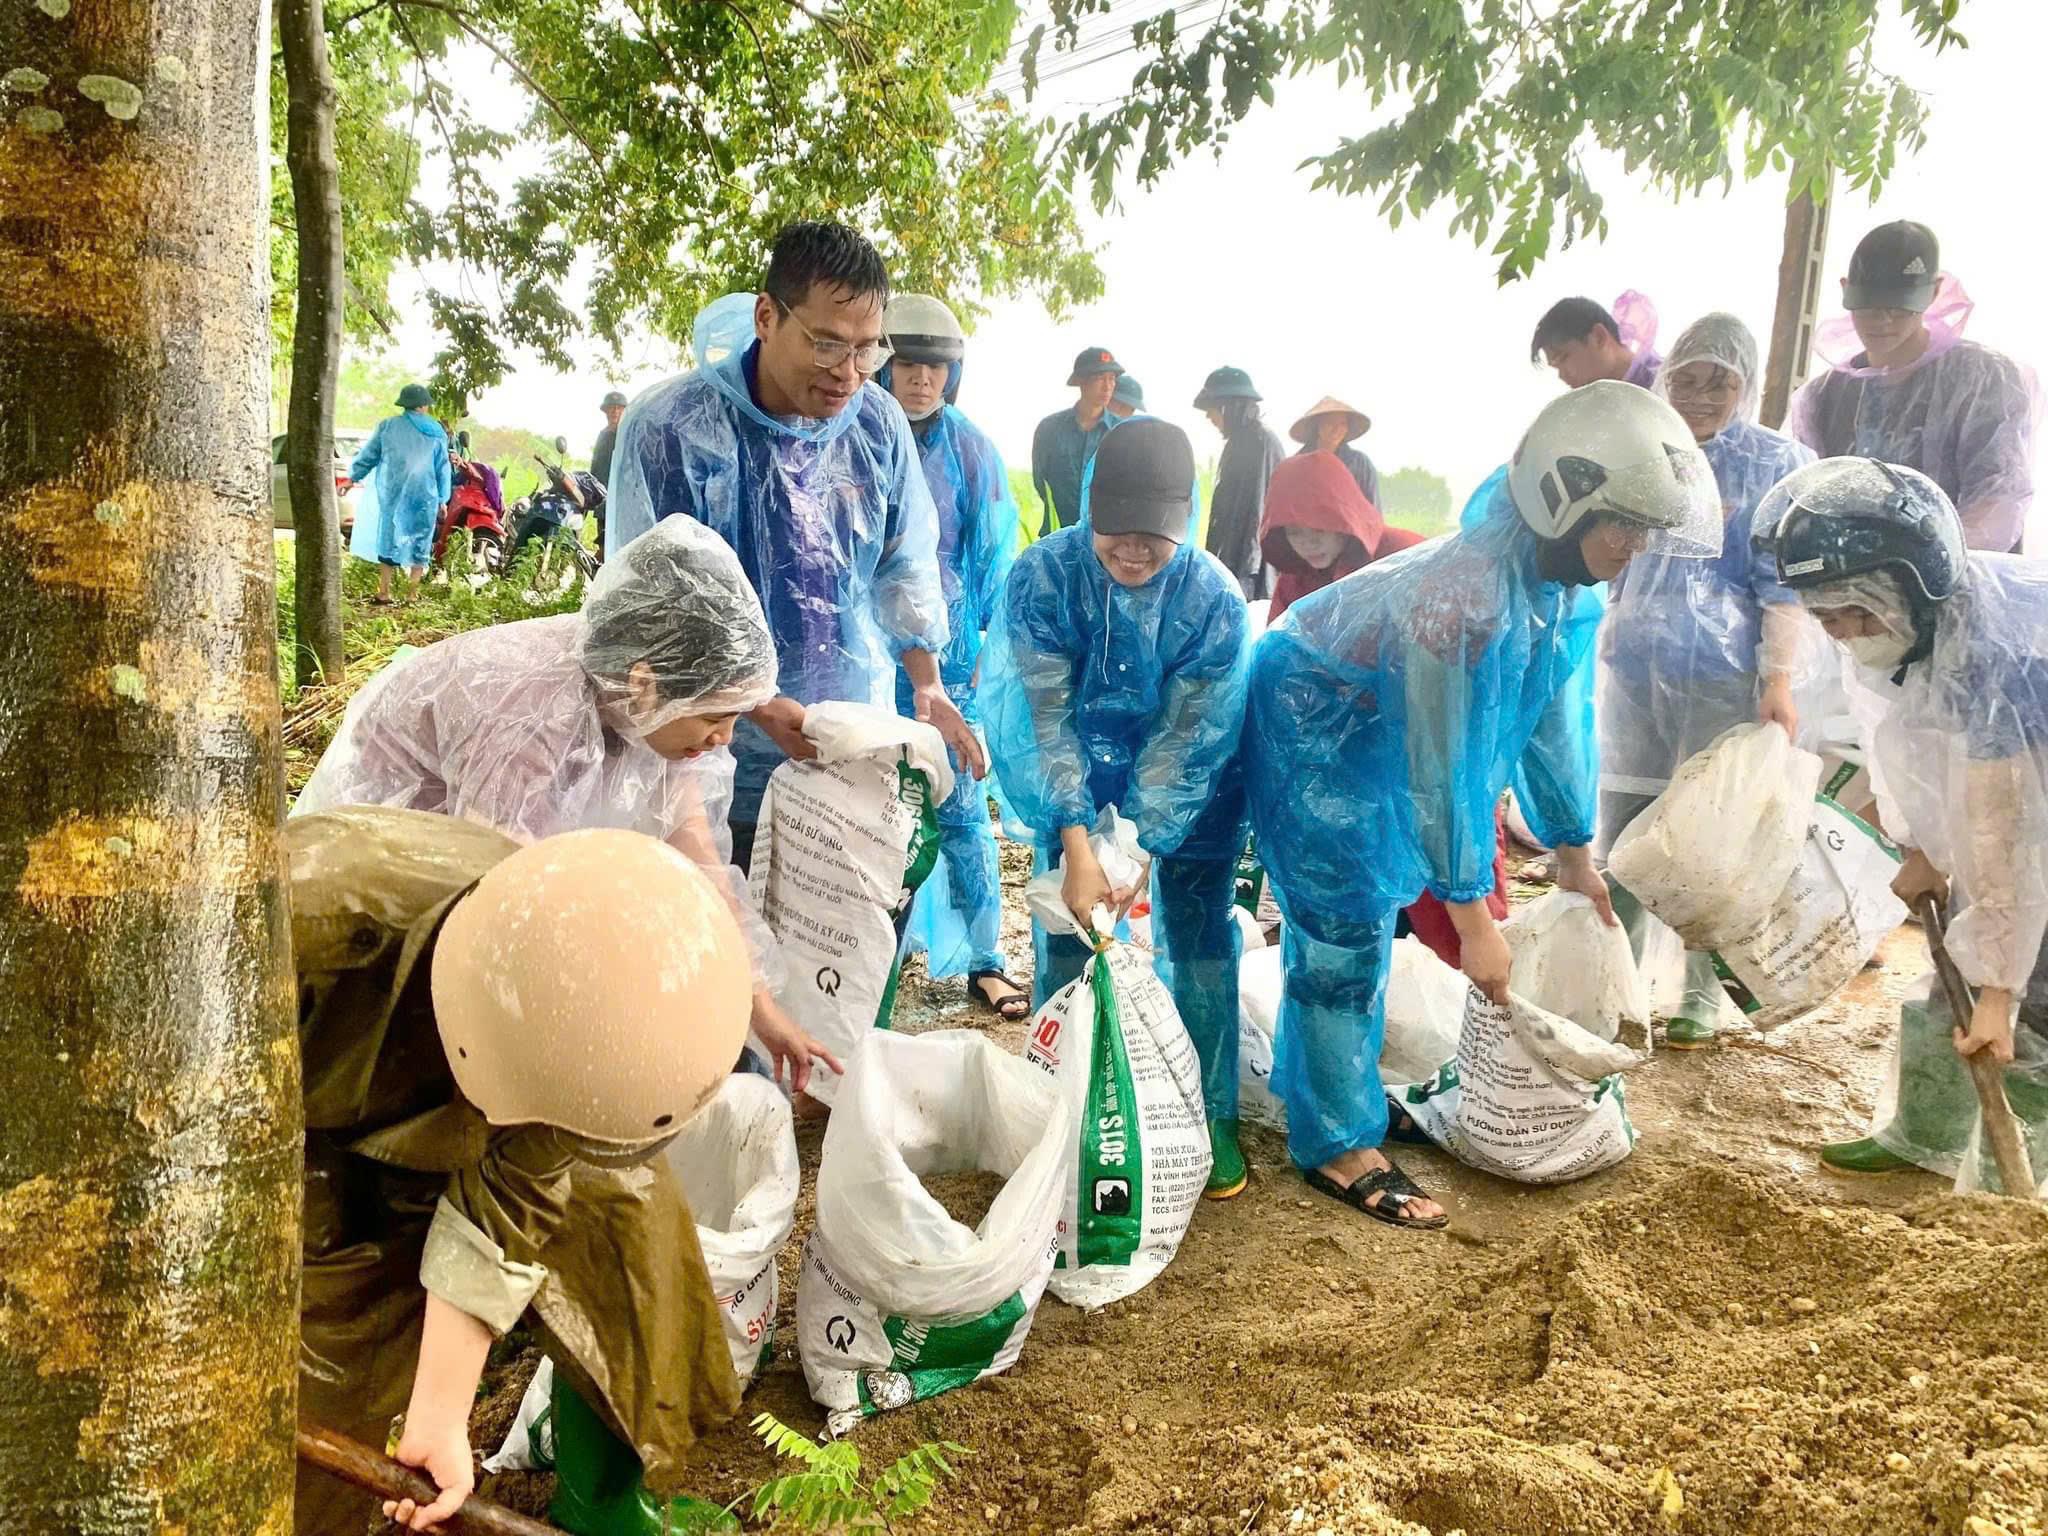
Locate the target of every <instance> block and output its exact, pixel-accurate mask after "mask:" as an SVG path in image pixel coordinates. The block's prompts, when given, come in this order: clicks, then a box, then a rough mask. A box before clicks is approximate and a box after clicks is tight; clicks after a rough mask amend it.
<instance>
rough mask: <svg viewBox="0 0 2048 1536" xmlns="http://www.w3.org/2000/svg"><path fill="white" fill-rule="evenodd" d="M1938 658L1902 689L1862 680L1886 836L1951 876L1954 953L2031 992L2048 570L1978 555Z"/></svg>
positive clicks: (1943, 632)
mask: <svg viewBox="0 0 2048 1536" xmlns="http://www.w3.org/2000/svg"><path fill="white" fill-rule="evenodd" d="M1936 614H1937V618H1936V628H1935V637H1934V648H1933V652H1932V654H1931V655H1930V656H1928V657H1927V658H1926V659H1925V660H1922V661H1917V662H1914V663H1912V664H1911V665H1910V666H1908V667H1906V668H1905V670H1904V673H1903V680H1902V681H1901V682H1899V683H1898V684H1896V685H1894V684H1893V683H1892V682H1891V681H1890V679H1889V678H1888V677H1886V676H1884V675H1882V674H1877V673H1872V672H1869V671H1865V670H1862V669H1860V668H1859V669H1856V670H1855V672H1854V674H1853V676H1852V677H1851V680H1850V702H1851V705H1852V706H1853V707H1854V708H1855V709H1856V713H1857V716H1858V718H1859V719H1860V720H1861V721H1862V722H1863V727H1864V739H1865V740H1866V742H1867V743H1868V744H1869V747H1870V770H1871V781H1872V786H1873V788H1874V789H1875V790H1876V793H1877V802H1878V806H1879V808H1880V810H1881V812H1882V814H1883V817H1884V825H1885V828H1886V830H1887V831H1889V832H1890V833H1891V834H1892V835H1893V836H1894V837H1895V838H1897V839H1898V840H1899V841H1901V842H1903V843H1906V844H1909V845H1911V846H1914V847H1917V848H1919V849H1920V850H1921V851H1922V852H1923V853H1925V854H1926V855H1927V857H1928V859H1929V860H1930V861H1931V862H1932V863H1933V865H1934V867H1935V868H1936V869H1939V870H1941V871H1942V872H1943V873H1945V874H1947V875H1948V876H1949V879H1950V882H1951V885H1952V889H1953V900H1954V904H1955V909H1956V911H1955V916H1954V917H1953V918H1952V919H1951V921H1950V924H1949V931H1948V947H1949V953H1950V954H1952V955H1953V956H1954V957H1955V960H1956V963H1957V965H1958V966H1960V967H1961V968H1962V972H1963V976H1964V978H1965V979H1966V980H1968V981H1969V982H1970V984H1971V985H1972V986H1979V987H1987V986H1989V987H2005V988H2009V989H2011V990H2013V991H2015V992H2023V991H2025V990H2026V988H2027V986H2028V982H2029V978H2030V976H2031V975H2032V973H2033V970H2034V965H2035V957H2036V956H2037V955H2038V954H2039V953H2040V951H2041V947H2042V937H2043V934H2044V932H2048V564H2043V563H2042V562H2040V561H2031V560H2019V559H2014V558H2012V557H2007V556H1997V555H1971V556H1970V557H1969V566H1968V574H1967V576H1966V579H1965V582H1964V585H1963V587H1962V589H1961V590H1960V591H1958V592H1957V593H1956V594H1955V596H1953V597H1951V598H1950V599H1949V600H1948V601H1947V602H1945V603H1943V604H1942V605H1941V606H1940V607H1939V608H1938V609H1937V610H1936Z"/></svg>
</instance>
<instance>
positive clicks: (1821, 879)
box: [1714, 795, 1906, 1029]
mask: <svg viewBox="0 0 2048 1536" xmlns="http://www.w3.org/2000/svg"><path fill="white" fill-rule="evenodd" d="M1811 809H1812V812H1813V820H1812V823H1811V825H1810V826H1809V827H1808V828H1807V834H1806V841H1805V844H1804V846H1803V847H1802V848H1801V850H1800V858H1799V862H1798V864H1797V865H1796V866H1794V868H1793V871H1792V876H1791V878H1790V879H1789V880H1787V881H1786V882H1785V888H1784V889H1783V890H1782V891H1780V892H1779V893H1778V899H1777V900H1776V901H1774V902H1772V903H1771V906H1770V909H1769V910H1768V911H1766V912H1765V913H1764V914H1763V915H1762V916H1761V918H1760V919H1759V920H1758V921H1757V922H1756V923H1755V924H1754V925H1753V926H1752V927H1750V928H1749V929H1747V930H1746V931H1744V932H1742V933H1739V934H1737V935H1735V936H1734V937H1733V938H1731V939H1730V940H1729V941H1728V942H1726V943H1724V944H1722V945H1721V946H1720V948H1719V949H1718V950H1716V951H1715V953H1714V964H1715V969H1716V970H1718V971H1719V972H1720V973H1721V977H1722V982H1723V984H1724V985H1725V986H1726V988H1727V990H1728V995H1729V996H1730V997H1731V998H1732V999H1733V1000H1734V1002H1735V1005H1736V1006H1737V1007H1738V1008H1740V1009H1741V1010H1742V1012H1743V1014H1744V1015H1745V1016H1746V1017H1747V1018H1748V1020H1749V1022H1750V1023H1752V1024H1755V1025H1757V1026H1758V1027H1759V1028H1763V1029H1768V1028H1770V1027H1771V1026H1772V1025H1774V1024H1782V1023H1784V1022H1785V1021H1786V1020H1787V1019H1791V1018H1795V1017H1797V1016H1798V1015H1799V1014H1802V1013H1805V1012H1806V1011H1808V1010H1809V1009H1812V1008H1818V1007H1819V1006H1820V1005H1821V1004H1822V1003H1824V1002H1826V1001H1827V1000H1828V999H1829V998H1831V997H1833V996H1834V995H1835V993H1837V992H1839V991H1840V990H1841V989H1842V988H1843V987H1845V986H1847V985H1848V984H1849V983H1850V982H1851V981H1853V980H1854V979H1855V978H1856V977H1857V976H1858V975H1859V974H1861V972H1862V970H1863V966H1864V963H1865V962H1866V961H1868V960H1869V959H1870V957H1871V956H1872V955H1873V954H1875V953H1876V952H1877V946H1878V945H1879V944H1881V943H1883V942H1884V938H1885V935H1886V934H1888V933H1890V932H1891V931H1892V930H1893V929H1895V928H1897V927H1898V926H1899V924H1901V923H1903V922H1904V921H1905V920H1906V905H1905V903H1904V902H1902V901H1900V900H1899V898H1898V897H1896V896H1894V895H1893V894H1892V878H1893V877H1894V876H1895V875H1897V874H1898V872H1899V854H1898V851H1897V850H1896V849H1895V848H1893V847H1892V845H1891V844H1890V843H1888V842H1886V841H1885V839H1884V838H1883V837H1881V836H1880V835H1879V834H1878V832H1877V830H1876V829H1875V828H1874V827H1872V826H1870V825H1869V824H1868V823H1867V822H1865V821H1863V820H1862V819H1861V818H1860V817H1857V816H1854V815H1852V814H1850V813H1849V812H1848V811H1846V810H1844V809H1843V808H1842V807H1841V806H1840V805H1838V804H1836V803H1835V802H1834V801H1833V800H1830V799H1829V798H1828V797H1827V796H1826V795H1816V796H1815V797H1814V800H1813V805H1812V808H1811Z"/></svg>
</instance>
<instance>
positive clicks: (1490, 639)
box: [1244, 495, 1597, 908]
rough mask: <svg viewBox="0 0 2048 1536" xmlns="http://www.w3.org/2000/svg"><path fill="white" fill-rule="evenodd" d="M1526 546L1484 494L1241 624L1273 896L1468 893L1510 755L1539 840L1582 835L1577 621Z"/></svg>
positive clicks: (1480, 880)
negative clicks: (1572, 687)
mask: <svg viewBox="0 0 2048 1536" xmlns="http://www.w3.org/2000/svg"><path fill="white" fill-rule="evenodd" d="M1537 547H1538V546H1537V540H1536V537H1535V535H1534V534H1533V533H1532V532H1531V531H1530V530H1529V529H1528V527H1527V526H1526V525H1525V524H1523V522H1522V521H1521V519H1520V518H1519V517H1518V516H1517V515H1516V514H1515V511H1514V509H1513V507H1512V505H1510V504H1509V503H1508V502H1507V499H1506V497H1505V495H1502V496H1501V497H1500V498H1499V504H1498V505H1497V507H1496V511H1495V514H1494V516H1493V517H1492V518H1491V519H1489V520H1488V521H1487V522H1486V523H1485V524H1484V525H1483V526H1481V527H1480V528H1478V529H1476V530H1471V531H1467V532H1464V533H1460V534H1457V535H1454V536H1453V537H1451V538H1447V539H1442V540H1438V541H1434V542H1432V543H1429V544H1426V545H1423V546H1421V547H1419V548H1417V549H1415V550H1413V551H1411V552H1410V553H1408V554H1406V555H1404V556H1403V557H1402V558H1401V559H1399V560H1395V561H1390V562H1388V563H1386V564H1384V565H1372V566H1367V567H1366V569H1365V570H1363V571H1360V572H1358V573H1357V574H1355V575H1353V576H1351V577H1348V578H1347V579H1346V580H1344V581H1342V582H1339V583H1338V584H1337V585H1336V586H1333V587H1329V588H1326V589H1324V590H1323V591H1321V592H1318V593H1316V594H1314V595H1313V596H1311V597H1308V598H1305V599H1303V600H1302V601H1301V602H1299V603H1297V604H1296V605H1295V606H1294V607H1293V608H1291V609H1289V610H1288V612H1287V615H1286V617H1284V618H1283V619H1282V620H1281V621H1280V622H1279V623H1278V624H1277V625H1275V626H1274V627H1273V628H1272V629H1270V630H1268V631H1267V632H1266V634H1265V636H1264V637H1262V638H1261V640H1260V642H1259V647H1258V651H1257V654H1256V656H1255V657H1254V660H1253V667H1252V670H1253V678H1254V684H1253V689H1252V702H1251V708H1250V713H1249V715H1248V717H1247V721H1246V729H1245V735H1244V751H1245V774H1246V782H1247V787H1248V789H1249V791H1250V794H1251V797H1252V805H1253V817H1254V821H1255V823H1256V825H1257V827H1258V836H1259V848H1260V851H1261V853H1262V855H1263V856H1264V857H1265V859H1266V862H1267V868H1268V869H1269V870H1271V871H1272V872H1273V873H1274V876H1275V879H1276V881H1277V882H1278V884H1279V886H1280V888H1281V893H1282V906H1283V908H1284V906H1285V904H1286V897H1287V895H1288V894H1289V892H1290V891H1292V892H1293V893H1294V894H1295V895H1296V896H1297V897H1300V896H1304V895H1306V894H1308V893H1310V892H1313V893H1314V894H1315V899H1316V900H1317V901H1318V902H1327V903H1331V904H1339V905H1344V906H1348V907H1353V908H1358V907H1364V906H1372V907H1385V908H1395V907H1399V906H1402V905H1404V904H1405V903H1406V902H1408V901H1410V900H1412V899H1413V898H1414V896H1415V895H1416V893H1417V892H1418V891H1421V890H1425V889H1427V890H1429V891H1431V892H1432V893H1433V894H1435V895H1436V896H1437V897H1438V898H1439V899H1441V900H1446V901H1476V900H1478V899H1479V898H1480V897H1482V896H1484V895H1485V894H1486V893H1487V891H1489V890H1491V889H1492V886H1493V853H1494V806H1495V804H1496V803H1497V802H1498V800H1499V799H1500V794H1501V790H1502V789H1503V788H1505V787H1506V785H1507V782H1508V780H1509V778H1510V776H1511V775H1514V774H1517V773H1518V774H1519V777H1518V780H1517V784H1516V794H1517V798H1518V799H1519V800H1520V802H1521V804H1522V808H1523V812H1524V814H1525V815H1526V816H1527V817H1528V818H1529V820H1530V824H1531V826H1532V828H1533V829H1534V830H1535V831H1536V833H1537V834H1538V835H1539V836H1540V837H1542V838H1543V840H1544V842H1545V843H1547V844H1549V845H1551V846H1553V847H1555V846H1558V845H1560V844H1565V845H1573V844H1583V843H1587V842H1590V841H1591V839H1592V835H1593V814H1594V805H1593V798H1594V793H1593V791H1594V783H1593V778H1594V772H1593V769H1594V746H1593V740H1592V736H1591V733H1590V732H1589V731H1588V730H1587V729H1586V724H1587V722H1586V718H1585V716H1584V715H1583V714H1581V713H1579V712H1577V711H1576V710H1575V709H1574V708H1573V707H1572V705H1573V703H1574V702H1575V701H1574V700H1573V699H1572V698H1571V696H1570V694H1569V692H1568V690H1567V689H1566V684H1567V681H1568V680H1569V679H1570V678H1571V677H1572V675H1573V673H1574V671H1575V669H1576V668H1577V666H1578V664H1579V662H1580V661H1581V660H1582V659H1583V658H1584V657H1585V655H1586V654H1587V652H1588V650H1589V649H1590V647H1591V645H1592V642H1593V630H1594V626H1595V623H1596V622H1597V621H1596V620H1595V619H1592V618H1590V617H1589V616H1588V615H1587V613H1586V612H1585V611H1583V608H1582V604H1583V597H1584V594H1583V593H1582V592H1579V591H1577V590H1575V589H1571V588H1566V587H1561V586H1558V585H1556V584H1553V583H1548V582H1545V581H1543V580H1542V578H1541V577H1540V576H1539V575H1538V573H1537V569H1536V561H1537Z"/></svg>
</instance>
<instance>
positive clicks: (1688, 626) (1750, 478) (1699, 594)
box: [1599, 420, 1822, 845]
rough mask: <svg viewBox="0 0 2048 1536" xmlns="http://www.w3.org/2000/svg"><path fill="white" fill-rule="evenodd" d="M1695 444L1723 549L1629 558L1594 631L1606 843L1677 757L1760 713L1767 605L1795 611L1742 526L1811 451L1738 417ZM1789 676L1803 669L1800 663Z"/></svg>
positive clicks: (1813, 656)
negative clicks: (1708, 478) (1608, 801)
mask: <svg viewBox="0 0 2048 1536" xmlns="http://www.w3.org/2000/svg"><path fill="white" fill-rule="evenodd" d="M1700 446H1701V451H1702V452H1704V453H1705V454H1706V456H1707V462H1708V463H1709V464H1711V465H1713V467H1714V481H1715V484H1716V485H1717V486H1718V487H1719V488H1720V492H1721V510H1722V515H1723V518H1724V519H1725V521H1724V523H1723V534H1722V540H1721V553H1720V555H1719V556H1717V557H1716V558H1714V559H1712V560H1693V559H1686V558H1682V557H1678V556H1671V555H1659V554H1654V553H1653V554H1646V555H1643V556H1642V557H1640V558H1639V559H1636V560H1632V561H1630V562H1629V566H1628V569H1627V570H1626V571H1624V572H1622V574H1621V576H1620V577H1619V578H1618V579H1617V580H1616V581H1615V582H1614V584H1613V592H1612V596H1611V601H1610V602H1609V605H1608V621H1607V625H1606V627H1605V628H1604V629H1603V630H1602V631H1601V635H1600V691H1599V710H1600V783H1601V787H1602V788H1603V789H1604V790H1608V791H1611V792H1613V794H1614V795H1615V796H1616V797H1617V799H1616V801H1615V805H1614V806H1613V807H1606V806H1603V815H1602V827H1601V840H1602V843H1603V845H1604V844H1606V843H1611V842H1612V841H1613V839H1614V838H1615V837H1616V836H1618V835H1619V834H1620V832H1621V829H1622V827H1623V826H1625V825H1626V824H1627V821H1628V820H1630V819H1632V818H1633V816H1634V815H1635V814H1637V813H1639V812H1640V811H1641V810H1642V809H1643V807H1644V806H1645V805H1647V804H1648V803H1649V798H1650V797H1652V796H1655V795H1658V794H1661V793H1662V792H1663V790H1664V787H1665V785H1666V784H1668V783H1669V782H1670V781H1671V775H1672V773H1673V772H1674V771H1676V769H1677V768H1678V765H1679V764H1680V763H1683V762H1684V761H1685V760H1686V759H1687V758H1689V757H1691V756H1693V755H1694V754H1695V753H1697V752H1700V751H1703V750H1704V749H1705V748H1706V747H1707V746H1708V745H1709V744H1710V743H1712V741H1713V740H1714V738H1715V737H1717V736H1719V735H1720V734H1721V733H1722V732H1723V731H1725V730H1728V729H1729V728H1730V727H1731V726H1736V725H1741V724H1743V723H1744V722H1745V721H1749V720H1754V719H1755V718H1756V711H1757V697H1758V695H1757V688H1758V681H1757V679H1758V673H1759V672H1760V671H1761V670H1763V668H1762V666H1761V662H1760V659H1759V647H1760V646H1761V645H1762V641H1763V622H1764V620H1763V614H1764V609H1765V607H1766V606H1769V605H1777V606H1781V607H1784V608H1786V609H1787V610H1788V611H1790V612H1792V613H1794V614H1796V613H1797V612H1798V611H1799V599H1798V596H1797V595H1796V594H1795V593H1793V592H1792V591H1791V590H1790V589H1788V588H1786V587H1783V586H1780V585H1779V583H1778V573H1777V569H1776V566H1775V564H1774V563H1773V561H1772V560H1771V557H1770V556H1769V555H1768V554H1758V553H1755V552H1754V551H1752V550H1751V548H1750V530H1751V519H1752V518H1753V517H1754V516H1755V514H1756V508H1757V503H1758V502H1760V501H1762V500H1763V497H1764V493H1765V492H1766V491H1768V490H1769V489H1770V488H1771V487H1772V486H1774V485H1776V484H1777V483H1778V481H1780V480H1781V479H1783V478H1784V477H1785V476H1786V475H1788V474H1790V473H1791V472H1792V471H1793V470H1795V469H1797V468H1798V467H1799V466H1800V465H1802V464H1810V463H1812V462H1813V451H1812V450H1811V449H1809V448H1807V447H1805V446H1804V445H1803V444H1800V443H1797V442H1794V441H1793V440H1792V439H1791V438H1789V437H1785V436H1783V435H1782V434H1780V433H1777V432H1773V431H1771V430H1770V429H1769V428H1768V427H1760V426H1758V425H1757V424H1756V423H1755V422H1751V421H1742V420H1736V421H1732V422H1730V423H1729V425H1728V426H1727V427H1726V428H1724V429H1723V430H1722V431H1721V432H1720V433H1719V434H1718V435H1717V436H1715V437H1714V438H1713V439H1712V440H1711V441H1709V442H1706V443H1703V444H1701V445H1700ZM1814 636H1815V638H1814V643H1813V645H1812V646H1811V647H1810V648H1809V650H1808V652H1807V653H1806V654H1805V656H1804V658H1803V660H1804V665H1805V667H1806V668H1811V667H1813V666H1814V665H1815V664H1816V663H1817V662H1818V660H1819V658H1820V656H1821V654H1822V652H1821V646H1820V641H1819V637H1818V630H1817V629H1816V630H1815V631H1814ZM1794 659H1795V660H1800V659H1801V658H1794ZM1786 670H1787V671H1794V670H1795V668H1791V667H1788V668H1787V669H1786ZM1794 680H1795V681H1796V682H1799V683H1802V684H1803V683H1805V682H1806V681H1808V678H1807V677H1806V675H1805V673H1804V671H1801V672H1800V675H1799V676H1797V677H1796V678H1795V679H1794ZM1815 723H1818V722H1817V721H1816V722H1815ZM1622 800H1627V801H1628V802H1629V804H1628V805H1626V806H1624V805H1623V804H1622V803H1621V802H1622Z"/></svg>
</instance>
